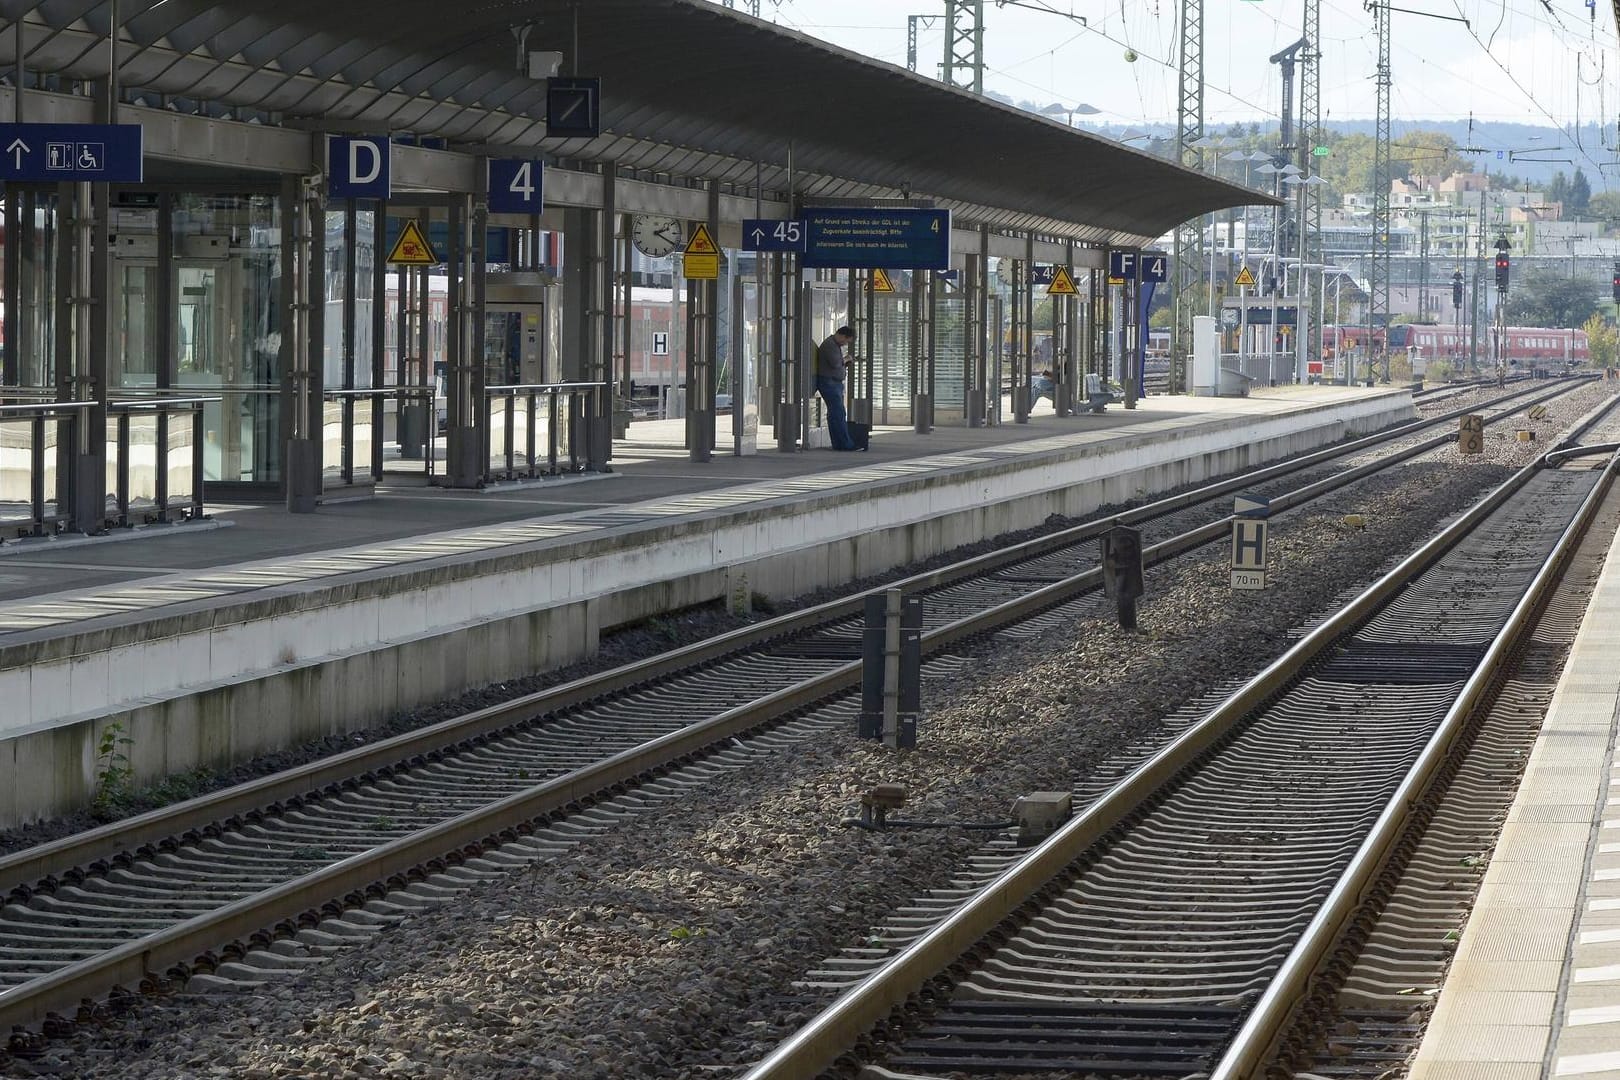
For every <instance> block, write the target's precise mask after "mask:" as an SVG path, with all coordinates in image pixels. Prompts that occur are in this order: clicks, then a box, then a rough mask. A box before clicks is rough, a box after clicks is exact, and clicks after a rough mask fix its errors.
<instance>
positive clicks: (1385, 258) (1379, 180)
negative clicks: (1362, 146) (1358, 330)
mask: <svg viewBox="0 0 1620 1080" xmlns="http://www.w3.org/2000/svg"><path fill="white" fill-rule="evenodd" d="M1367 6H1368V7H1369V8H1371V9H1372V13H1373V21H1374V23H1376V24H1377V31H1378V78H1377V80H1376V81H1377V84H1378V124H1377V129H1376V131H1375V132H1374V134H1373V140H1374V142H1373V219H1372V272H1371V273H1370V274H1368V275H1367V276H1368V284H1369V286H1370V288H1369V289H1368V294H1369V295H1368V297H1367V325H1368V327H1369V331H1370V332H1369V334H1368V346H1369V349H1370V347H1371V344H1372V340H1371V339H1372V336H1373V334H1374V333H1376V332H1377V329H1378V327H1379V326H1386V327H1387V326H1388V325H1389V185H1390V164H1389V89H1390V73H1389V16H1390V10H1389V4H1388V3H1387V2H1380V0H1371V2H1369V3H1368V4H1367ZM1369 374H1370V372H1369ZM1384 381H1386V382H1388V381H1389V347H1388V345H1387V344H1386V345H1385V347H1384Z"/></svg>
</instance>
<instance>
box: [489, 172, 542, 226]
mask: <svg viewBox="0 0 1620 1080" xmlns="http://www.w3.org/2000/svg"><path fill="white" fill-rule="evenodd" d="M544 179H545V166H544V165H543V164H542V163H541V162H539V161H533V160H519V159H516V158H490V160H489V212H490V213H492V214H538V213H540V212H541V211H542V210H544V209H545V208H546V207H545V199H544V198H543V191H544Z"/></svg>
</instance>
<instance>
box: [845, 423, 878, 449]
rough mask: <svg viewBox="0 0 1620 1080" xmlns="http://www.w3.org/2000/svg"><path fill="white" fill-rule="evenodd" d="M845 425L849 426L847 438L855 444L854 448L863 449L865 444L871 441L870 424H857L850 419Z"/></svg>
mask: <svg viewBox="0 0 1620 1080" xmlns="http://www.w3.org/2000/svg"><path fill="white" fill-rule="evenodd" d="M845 426H846V427H848V428H849V438H850V441H851V442H853V443H854V444H855V449H857V450H865V449H866V447H867V444H868V443H870V442H871V441H872V425H871V424H857V423H855V422H854V421H850V423H848V424H847V425H845Z"/></svg>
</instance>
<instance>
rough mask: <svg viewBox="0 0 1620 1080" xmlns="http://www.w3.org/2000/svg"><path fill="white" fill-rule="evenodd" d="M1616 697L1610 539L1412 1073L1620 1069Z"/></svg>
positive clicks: (1534, 1077) (1494, 1079)
mask: <svg viewBox="0 0 1620 1080" xmlns="http://www.w3.org/2000/svg"><path fill="white" fill-rule="evenodd" d="M1617 704H1620V554H1617V552H1616V551H1615V550H1613V549H1611V551H1610V553H1609V558H1608V560H1607V561H1606V562H1605V564H1604V567H1603V573H1602V575H1601V577H1600V578H1599V581H1598V587H1597V590H1596V592H1595V593H1594V594H1593V596H1592V601H1591V605H1590V607H1589V608H1588V609H1587V612H1586V617H1585V619H1584V620H1583V622H1582V625H1581V629H1580V633H1579V634H1578V635H1577V636H1576V638H1575V644H1574V647H1573V648H1572V650H1571V652H1570V657H1569V662H1568V664H1567V665H1566V666H1565V668H1564V673H1563V676H1562V678H1561V679H1560V681H1559V684H1558V688H1557V690H1556V692H1555V693H1554V695H1553V700H1552V704H1551V706H1550V708H1549V709H1548V712H1547V719H1546V721H1545V722H1544V723H1543V725H1542V729H1541V734H1540V735H1539V736H1538V737H1537V739H1536V744H1535V748H1534V749H1533V750H1532V751H1531V755H1530V761H1529V763H1528V765H1527V767H1526V769H1525V777H1524V782H1523V784H1522V785H1521V786H1520V788H1519V793H1518V797H1517V798H1516V799H1515V800H1514V803H1513V808H1512V809H1511V810H1510V811H1509V813H1508V819H1507V824H1506V825H1505V826H1504V828H1503V831H1502V837H1501V840H1500V841H1499V843H1498V844H1497V847H1496V851H1495V853H1494V854H1493V855H1492V856H1491V863H1490V866H1489V868H1488V869H1487V870H1486V873H1485V881H1484V885H1483V887H1482V888H1481V890H1480V894H1479V898H1478V901H1477V902H1476V903H1475V905H1474V910H1473V913H1472V915H1471V916H1470V917H1469V920H1468V926H1467V928H1466V929H1465V930H1464V932H1463V936H1462V941H1461V942H1460V943H1459V945H1458V949H1457V957H1456V960H1455V961H1454V962H1453V963H1452V966H1451V971H1450V973H1449V974H1448V976H1447V978H1446V985H1445V989H1444V991H1443V992H1442V993H1441V995H1440V1000H1439V1001H1438V1002H1437V1004H1436V1006H1435V1014H1434V1018H1433V1020H1432V1021H1431V1022H1430V1024H1429V1029H1428V1032H1427V1034H1426V1036H1425V1038H1424V1040H1423V1045H1422V1047H1421V1048H1420V1049H1419V1051H1418V1055H1417V1058H1416V1060H1415V1061H1414V1062H1413V1065H1412V1069H1411V1072H1410V1073H1409V1074H1408V1075H1409V1077H1410V1080H1541V1078H1543V1077H1562V1076H1579V1077H1589V1078H1593V1080H1620V786H1617V785H1615V784H1614V774H1613V771H1612V763H1613V762H1614V760H1615V757H1616V755H1615V754H1614V743H1615V716H1616V707H1617Z"/></svg>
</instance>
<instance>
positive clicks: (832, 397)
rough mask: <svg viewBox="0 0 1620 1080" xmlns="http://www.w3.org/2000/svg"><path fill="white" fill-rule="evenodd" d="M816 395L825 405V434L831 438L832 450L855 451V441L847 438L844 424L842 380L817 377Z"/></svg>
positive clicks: (847, 434) (846, 428)
mask: <svg viewBox="0 0 1620 1080" xmlns="http://www.w3.org/2000/svg"><path fill="white" fill-rule="evenodd" d="M816 393H818V394H820V395H821V400H822V401H825V402H826V403H827V433H828V434H829V435H831V436H832V444H833V449H834V450H853V449H855V440H854V439H852V438H850V437H849V426H848V425H847V423H846V422H845V415H844V380H843V379H829V378H827V376H825V375H817V376H816Z"/></svg>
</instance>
